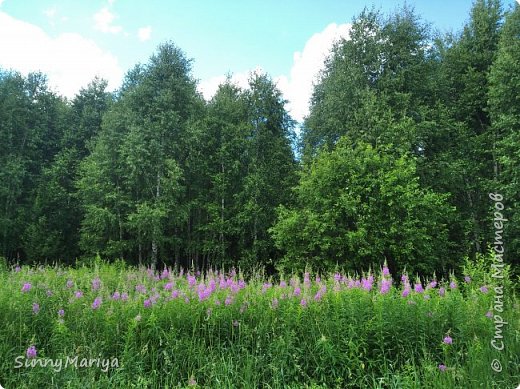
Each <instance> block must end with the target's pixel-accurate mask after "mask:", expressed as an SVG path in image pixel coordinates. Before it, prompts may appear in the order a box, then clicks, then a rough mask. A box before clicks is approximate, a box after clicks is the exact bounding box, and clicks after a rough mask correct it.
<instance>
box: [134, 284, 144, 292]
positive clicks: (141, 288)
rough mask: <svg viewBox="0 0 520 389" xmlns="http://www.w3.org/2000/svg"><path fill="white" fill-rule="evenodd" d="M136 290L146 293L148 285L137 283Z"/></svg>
mask: <svg viewBox="0 0 520 389" xmlns="http://www.w3.org/2000/svg"><path fill="white" fill-rule="evenodd" d="M135 291H136V292H139V293H141V294H145V293H146V287H145V286H144V285H141V284H139V285H136V286H135Z"/></svg>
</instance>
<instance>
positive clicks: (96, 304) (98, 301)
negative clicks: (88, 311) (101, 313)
mask: <svg viewBox="0 0 520 389" xmlns="http://www.w3.org/2000/svg"><path fill="white" fill-rule="evenodd" d="M101 302H102V301H101V297H96V298H95V299H94V302H93V303H92V309H98V308H99V307H100V306H101Z"/></svg>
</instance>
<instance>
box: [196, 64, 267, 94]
mask: <svg viewBox="0 0 520 389" xmlns="http://www.w3.org/2000/svg"><path fill="white" fill-rule="evenodd" d="M254 72H257V73H265V72H264V70H263V69H262V68H261V67H260V66H257V67H256V68H254V69H252V70H246V71H243V72H239V73H234V74H232V75H231V82H232V83H233V84H235V85H236V86H238V87H240V88H242V89H247V88H248V87H249V77H250V75H251V73H254ZM226 78H227V77H226V76H224V75H221V76H215V77H211V78H209V79H207V80H202V81H201V82H200V83H199V85H198V89H199V92H201V93H202V95H203V96H204V98H205V99H206V100H210V99H211V98H212V97H213V96H214V95H215V93H216V92H217V90H218V87H219V85H221V84H223V83H224V82H226Z"/></svg>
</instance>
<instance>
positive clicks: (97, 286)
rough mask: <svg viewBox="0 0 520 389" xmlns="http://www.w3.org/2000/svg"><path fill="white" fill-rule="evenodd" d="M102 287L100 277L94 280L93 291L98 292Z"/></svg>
mask: <svg viewBox="0 0 520 389" xmlns="http://www.w3.org/2000/svg"><path fill="white" fill-rule="evenodd" d="M100 286H101V280H100V279H99V277H96V278H94V279H93V280H92V290H98V289H99V287H100Z"/></svg>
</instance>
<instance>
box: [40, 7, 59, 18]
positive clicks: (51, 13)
mask: <svg viewBox="0 0 520 389" xmlns="http://www.w3.org/2000/svg"><path fill="white" fill-rule="evenodd" d="M56 12H57V10H56V7H51V8H47V9H46V10H45V11H43V13H44V14H45V16H47V17H48V18H49V19H53V18H54V17H55V16H56Z"/></svg>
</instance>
